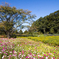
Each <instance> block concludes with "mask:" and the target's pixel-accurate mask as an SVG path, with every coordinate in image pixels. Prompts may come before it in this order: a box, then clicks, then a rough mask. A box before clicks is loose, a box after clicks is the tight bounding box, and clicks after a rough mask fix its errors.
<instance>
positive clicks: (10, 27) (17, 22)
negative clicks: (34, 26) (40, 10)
mask: <svg viewBox="0 0 59 59" xmlns="http://www.w3.org/2000/svg"><path fill="white" fill-rule="evenodd" d="M34 17H35V16H34V15H31V11H28V10H23V9H16V7H10V5H9V4H8V3H5V4H4V5H0V23H2V24H3V26H2V27H3V28H4V32H5V34H6V35H7V37H8V38H9V37H10V35H12V33H13V32H14V31H15V30H16V29H17V28H18V27H22V28H23V27H24V26H22V24H23V23H24V22H26V21H25V20H28V21H32V19H33V18H34ZM27 23H28V22H27Z"/></svg>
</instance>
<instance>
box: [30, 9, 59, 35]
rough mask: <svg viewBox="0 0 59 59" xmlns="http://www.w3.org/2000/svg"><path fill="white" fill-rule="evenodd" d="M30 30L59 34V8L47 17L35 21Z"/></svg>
mask: <svg viewBox="0 0 59 59" xmlns="http://www.w3.org/2000/svg"><path fill="white" fill-rule="evenodd" d="M31 29H32V30H31ZM30 30H31V31H34V30H35V31H36V32H40V33H43V34H47V33H48V34H50V33H52V34H55V33H58V34H59V10H58V11H55V12H54V13H51V14H50V15H47V16H45V17H40V18H39V19H38V20H36V21H35V22H33V24H32V26H31V27H30ZM35 31H34V32H35Z"/></svg>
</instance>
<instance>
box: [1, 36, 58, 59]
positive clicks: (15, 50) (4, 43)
mask: <svg viewBox="0 0 59 59" xmlns="http://www.w3.org/2000/svg"><path fill="white" fill-rule="evenodd" d="M32 38H34V37H32ZM0 42H1V43H0V59H2V58H4V59H19V58H20V59H32V58H33V59H39V58H41V59H47V58H50V59H51V58H55V59H57V58H58V59H59V47H58V46H55V47H54V46H50V45H48V44H45V43H43V42H41V41H35V40H32V39H31V38H30V37H20V38H16V39H13V38H12V39H0Z"/></svg>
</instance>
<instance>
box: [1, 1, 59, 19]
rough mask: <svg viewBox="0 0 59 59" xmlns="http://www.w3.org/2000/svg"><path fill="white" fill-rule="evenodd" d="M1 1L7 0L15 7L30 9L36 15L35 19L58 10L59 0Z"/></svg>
mask: <svg viewBox="0 0 59 59" xmlns="http://www.w3.org/2000/svg"><path fill="white" fill-rule="evenodd" d="M2 2H8V3H9V4H10V6H11V7H12V6H15V7H16V8H17V9H28V10H30V11H32V14H35V15H36V16H37V17H36V19H35V20H37V19H38V18H40V17H44V16H46V15H49V14H50V13H52V12H54V11H57V10H59V0H0V4H1V3H2Z"/></svg>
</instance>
